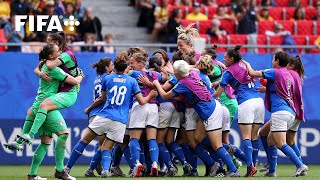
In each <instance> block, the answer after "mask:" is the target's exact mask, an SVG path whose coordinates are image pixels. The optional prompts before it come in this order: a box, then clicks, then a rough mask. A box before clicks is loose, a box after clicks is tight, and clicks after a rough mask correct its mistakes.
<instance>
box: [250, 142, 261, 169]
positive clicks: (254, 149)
mask: <svg viewBox="0 0 320 180" xmlns="http://www.w3.org/2000/svg"><path fill="white" fill-rule="evenodd" d="M251 144H252V162H253V164H254V165H256V163H257V157H258V153H259V140H251Z"/></svg>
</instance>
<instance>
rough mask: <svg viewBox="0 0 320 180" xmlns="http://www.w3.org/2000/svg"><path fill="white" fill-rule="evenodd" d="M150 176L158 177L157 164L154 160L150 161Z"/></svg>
mask: <svg viewBox="0 0 320 180" xmlns="http://www.w3.org/2000/svg"><path fill="white" fill-rule="evenodd" d="M151 177H158V164H157V163H156V162H153V163H152V168H151Z"/></svg>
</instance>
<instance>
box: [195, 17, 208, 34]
mask: <svg viewBox="0 0 320 180" xmlns="http://www.w3.org/2000/svg"><path fill="white" fill-rule="evenodd" d="M198 22H199V33H200V34H206V31H207V29H209V28H210V27H211V20H207V21H198Z"/></svg>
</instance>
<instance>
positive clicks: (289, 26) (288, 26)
mask: <svg viewBox="0 0 320 180" xmlns="http://www.w3.org/2000/svg"><path fill="white" fill-rule="evenodd" d="M276 23H280V24H282V25H283V29H284V30H286V31H290V32H291V34H294V21H290V20H288V21H285V20H284V21H276Z"/></svg>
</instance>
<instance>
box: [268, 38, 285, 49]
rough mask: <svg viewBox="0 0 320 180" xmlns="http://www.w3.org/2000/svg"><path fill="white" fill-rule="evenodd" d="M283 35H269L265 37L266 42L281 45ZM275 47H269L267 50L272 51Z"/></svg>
mask: <svg viewBox="0 0 320 180" xmlns="http://www.w3.org/2000/svg"><path fill="white" fill-rule="evenodd" d="M283 39H284V37H283V36H270V37H268V39H267V43H268V44H269V45H281V43H282V42H283ZM276 50H277V49H275V48H271V49H270V51H269V52H274V51H276Z"/></svg>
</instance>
